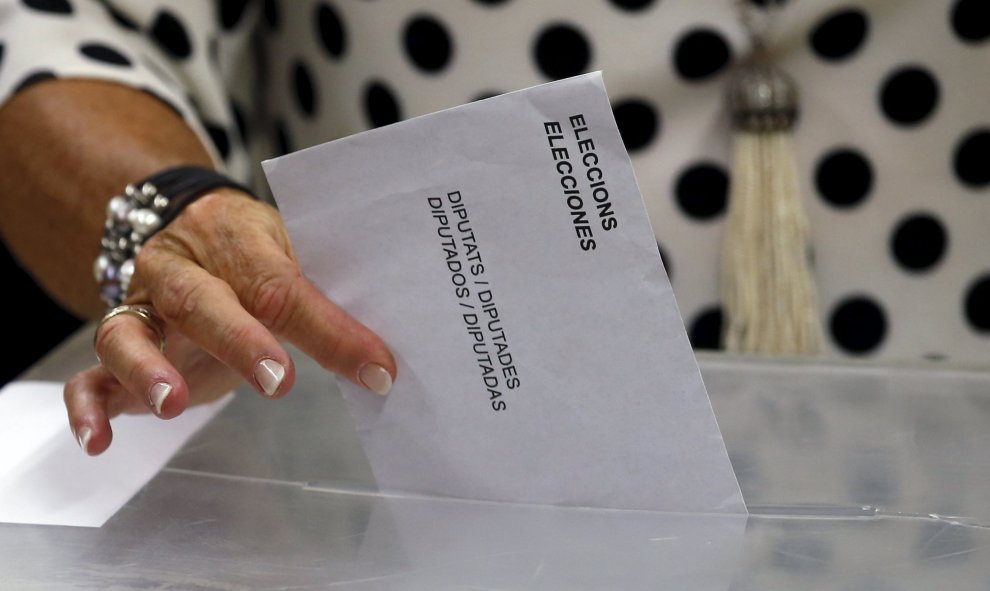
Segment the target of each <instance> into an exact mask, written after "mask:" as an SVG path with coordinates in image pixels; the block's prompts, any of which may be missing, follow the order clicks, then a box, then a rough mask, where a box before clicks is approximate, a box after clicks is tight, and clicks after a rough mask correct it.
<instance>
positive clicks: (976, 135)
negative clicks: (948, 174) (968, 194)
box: [953, 129, 990, 188]
mask: <svg viewBox="0 0 990 591" xmlns="http://www.w3.org/2000/svg"><path fill="white" fill-rule="evenodd" d="M953 165H954V168H955V172H956V178H958V179H959V181H960V182H961V183H963V184H964V185H967V186H969V187H973V188H978V187H986V186H988V185H990V129H977V130H976V131H972V132H970V133H969V134H967V135H966V137H964V138H963V139H962V140H961V141H960V142H959V145H958V146H956V153H955V156H954V158H953Z"/></svg>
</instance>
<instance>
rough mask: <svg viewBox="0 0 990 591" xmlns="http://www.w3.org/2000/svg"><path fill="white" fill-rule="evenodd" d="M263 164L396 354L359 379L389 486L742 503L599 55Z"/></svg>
mask: <svg viewBox="0 0 990 591" xmlns="http://www.w3.org/2000/svg"><path fill="white" fill-rule="evenodd" d="M264 169H265V172H266V174H267V176H268V180H269V183H270V185H271V188H272V190H273V192H274V194H275V197H276V200H277V202H278V204H279V207H280V209H281V212H282V215H283V217H284V218H285V222H286V226H287V228H288V231H289V234H290V237H291V239H292V241H293V245H294V248H295V251H296V254H297V256H298V258H299V261H300V264H301V265H302V268H303V270H304V272H305V273H306V274H307V275H308V277H309V278H310V279H312V280H313V281H314V282H315V283H316V284H317V285H318V286H319V287H320V288H321V289H322V290H323V291H324V292H325V293H326V294H327V296H328V297H330V298H331V299H332V300H334V301H336V302H337V303H338V304H340V305H341V306H343V307H344V309H346V310H348V311H349V312H350V313H351V314H352V315H354V316H355V317H356V318H358V319H359V320H360V321H362V322H364V323H365V324H366V325H368V326H369V327H370V328H372V329H373V330H375V331H376V332H377V333H378V334H380V335H381V336H382V337H383V338H384V339H385V341H386V342H387V343H388V344H389V345H390V347H391V348H392V350H393V352H394V353H395V356H396V358H397V360H398V378H397V380H396V382H395V386H394V388H393V390H392V393H391V394H390V395H389V396H388V397H387V398H382V397H379V396H377V395H375V394H370V393H368V392H367V391H364V390H362V389H360V388H358V387H356V386H353V385H351V384H349V383H342V387H343V390H344V395H345V397H346V399H347V401H348V404H349V405H350V409H351V412H352V414H353V416H354V420H355V422H356V425H357V428H358V432H359V433H360V435H361V438H362V442H363V445H364V449H365V452H366V453H367V455H368V458H369V460H370V462H371V466H372V469H373V470H374V473H375V476H376V479H377V481H378V485H379V487H380V488H381V489H383V490H385V491H394V492H409V493H417V494H428V495H439V496H451V497H460V498H471V499H483V500H493V501H508V502H519V503H540V504H556V505H570V506H587V507H609V508H621V509H647V510H662V511H686V512H687V511H690V512H725V513H743V512H745V506H744V504H743V499H742V495H741V493H740V490H739V486H738V484H737V482H736V478H735V475H734V474H733V472H732V467H731V465H730V464H729V459H728V456H727V454H726V451H725V446H724V443H723V441H722V437H721V435H720V433H719V430H718V426H717V425H716V422H715V417H714V415H713V413H712V409H711V404H710V403H709V401H708V396H707V393H706V391H705V387H704V384H703V383H702V380H701V376H700V374H699V372H698V366H697V363H696V361H695V358H694V355H693V354H692V351H691V348H690V345H689V343H688V340H687V336H686V334H685V331H684V325H683V322H682V320H681V317H680V315H679V313H678V311H677V306H676V304H675V302H674V296H673V293H672V291H671V287H670V282H669V281H668V279H667V276H666V274H665V272H664V270H663V266H662V264H661V262H660V257H659V256H658V252H657V247H656V241H655V238H654V235H653V231H652V229H651V227H650V223H649V220H648V219H647V215H646V211H645V208H644V206H643V202H642V198H641V197H640V194H639V189H638V187H637V185H636V179H635V177H634V175H633V170H632V166H631V164H630V161H629V157H628V155H627V154H626V151H625V148H624V147H623V144H622V140H621V138H620V136H619V133H618V130H617V128H616V126H615V121H614V119H613V117H612V111H611V108H610V107H609V103H608V98H607V96H606V94H605V88H604V85H603V83H602V79H601V75H600V73H594V74H588V75H584V76H579V77H576V78H571V79H568V80H563V81H560V82H554V83H550V84H544V85H541V86H537V87H534V88H530V89H527V90H523V91H519V92H514V93H510V94H506V95H502V96H498V97H495V98H491V99H487V100H484V101H480V102H475V103H471V104H468V105H464V106H461V107H457V108H454V109H449V110H446V111H442V112H439V113H435V114H431V115H426V116H423V117H418V118H415V119H411V120H409V121H405V122H402V123H397V124H395V125H391V126H388V127H385V128H380V129H375V130H371V131H368V132H365V133H361V134H358V135H354V136H351V137H347V138H344V139H340V140H337V141H333V142H330V143H327V144H323V145H320V146H316V147H313V148H310V149H306V150H303V151H300V152H297V153H294V154H291V155H288V156H284V157H282V158H278V159H274V160H269V161H267V162H265V163H264Z"/></svg>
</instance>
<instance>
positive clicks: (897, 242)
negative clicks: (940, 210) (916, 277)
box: [890, 213, 948, 271]
mask: <svg viewBox="0 0 990 591" xmlns="http://www.w3.org/2000/svg"><path fill="white" fill-rule="evenodd" d="M947 240H948V238H947V236H946V233H945V227H944V226H943V225H942V223H941V222H940V221H938V218H936V217H935V216H933V215H931V214H927V213H916V214H911V215H909V216H907V217H905V218H904V219H903V220H901V221H900V223H898V224H897V227H896V228H894V232H893V234H892V235H891V237H890V251H891V253H892V254H893V255H894V260H896V261H897V263H898V264H899V265H900V266H901V267H903V268H904V269H906V270H908V271H927V270H928V269H931V268H932V267H933V266H935V265H936V264H937V263H938V262H939V260H941V258H942V255H943V254H945V247H946V242H947Z"/></svg>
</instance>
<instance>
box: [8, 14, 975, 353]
mask: <svg viewBox="0 0 990 591" xmlns="http://www.w3.org/2000/svg"><path fill="white" fill-rule="evenodd" d="M7 4H10V5H11V7H12V8H13V10H7V11H4V12H3V13H0V14H3V15H4V16H3V17H2V18H3V22H2V23H0V26H2V32H0V93H2V96H3V97H4V98H6V97H9V96H10V95H11V93H13V92H15V91H17V90H18V89H20V88H23V87H24V86H25V85H29V84H32V83H39V82H40V81H44V80H46V79H49V78H51V77H70V76H71V77H81V76H85V77H98V78H104V79H109V80H116V81H119V82H122V83H126V84H131V85H133V86H135V87H139V88H143V89H146V90H147V91H148V92H151V93H152V94H154V95H155V96H158V97H161V98H162V99H163V100H166V101H168V102H169V104H171V105H173V108H175V109H176V110H177V111H178V112H179V113H181V114H182V115H183V116H184V117H186V118H187V121H189V122H190V123H191V124H192V125H193V126H194V127H195V128H196V129H197V131H199V133H200V134H201V135H202V137H203V138H204V141H206V142H208V143H209V145H211V146H212V147H213V149H214V152H215V155H216V158H217V160H218V161H220V162H224V163H225V164H226V165H227V166H228V167H229V168H230V170H231V171H232V172H233V173H234V174H236V175H237V176H239V177H241V178H245V177H247V176H248V175H249V174H250V171H249V169H248V165H247V163H248V162H249V161H251V160H253V161H255V162H256V161H257V160H260V158H262V157H263V156H265V155H270V154H272V153H284V152H286V151H290V150H294V149H299V148H303V147H306V146H309V145H313V144H317V143H321V142H324V141H328V140H330V139H333V138H336V137H341V136H344V135H349V134H352V133H356V132H359V131H362V130H364V129H369V128H372V127H380V126H383V125H388V124H390V123H394V122H396V121H400V120H402V119H405V118H409V117H414V116H417V115H421V114H425V113H429V112H432V111H435V110H438V109H442V108H447V107H451V106H454V105H458V104H462V103H465V102H469V101H472V100H478V99H482V98H485V97H488V96H492V95H494V94H498V93H500V92H506V91H510V90H515V89H519V88H523V87H526V86H530V85H533V84H538V83H542V82H546V81H549V80H554V79H559V78H563V77H567V76H572V75H575V74H580V73H582V72H586V71H590V70H597V69H601V70H604V74H605V81H606V85H607V86H608V89H609V93H610V96H611V99H612V105H613V112H614V115H615V119H616V123H617V124H618V127H619V129H620V132H621V134H622V138H623V140H624V141H625V143H626V145H627V148H628V150H629V153H630V155H631V157H632V159H633V163H634V166H635V168H636V171H637V176H638V179H639V182H640V186H641V189H642V191H643V194H644V198H645V200H646V204H647V209H648V211H649V213H650V215H651V219H652V220H653V224H654V229H655V231H656V235H657V245H658V249H660V251H661V252H662V256H663V260H664V262H665V265H666V266H667V268H668V270H672V269H675V268H676V275H674V274H672V282H673V286H674V290H675V292H676V295H677V299H678V303H679V305H680V308H681V312H682V314H683V315H684V319H685V324H686V326H687V328H688V333H689V335H690V337H691V340H692V342H693V343H694V344H695V346H696V347H698V348H717V347H718V335H719V332H720V327H721V325H722V310H721V307H720V304H719V297H718V284H717V278H718V269H719V262H718V259H719V251H720V244H721V238H722V232H723V228H724V218H725V212H726V209H727V207H728V198H729V197H728V196H729V187H730V185H731V182H732V179H731V174H732V173H731V169H730V166H729V153H730V130H729V123H728V117H727V114H726V110H725V108H724V105H723V92H724V89H725V84H726V81H727V74H728V73H729V72H730V71H731V69H732V66H733V64H734V62H736V61H737V60H738V59H739V58H740V57H741V56H743V55H745V53H746V51H747V46H746V43H747V41H746V33H745V31H743V30H742V28H741V26H740V24H739V22H738V18H737V15H736V12H735V6H734V5H735V2H733V1H731V0H724V1H722V0H719V1H712V2H696V1H694V0H652V1H651V0H589V1H587V2H581V3H580V6H579V7H578V6H576V5H575V3H574V2H573V1H572V0H541V1H540V2H522V1H519V0H463V1H458V2H448V1H442V0H408V1H404V2H402V3H388V2H350V1H348V2H344V1H332V0H291V1H279V0H256V1H249V0H241V1H235V0H222V1H217V2H185V1H182V0H174V1H171V2H153V1H146V0H140V1H139V0H131V1H122V0H116V1H112V0H107V1H106V2H101V3H95V2H83V1H81V0H21V1H18V2H12V1H8V2H7ZM764 4H766V2H756V1H754V2H751V5H752V6H753V7H754V8H753V9H754V10H761V8H760V6H762V5H764ZM987 14H988V13H987V9H986V3H985V2H984V1H982V0H906V1H904V2H897V3H890V2H888V1H887V0H814V1H810V0H790V1H788V2H786V3H784V9H783V10H782V12H781V13H780V14H779V17H778V18H777V21H776V23H775V30H776V31H777V33H776V37H777V40H778V42H777V45H776V46H777V47H778V48H779V49H778V50H777V54H778V59H779V62H780V64H781V66H782V67H783V68H784V69H786V70H787V71H788V72H790V73H791V75H792V76H793V77H794V78H795V80H796V81H797V83H798V85H799V87H800V88H801V91H802V112H801V120H800V122H799V126H798V128H797V129H796V131H795V141H796V152H797V154H796V155H797V157H798V161H799V168H800V170H799V174H800V179H801V188H802V191H803V195H804V199H805V203H806V207H807V209H808V212H809V216H810V217H811V221H812V234H813V242H814V253H813V255H814V261H815V273H816V278H817V283H818V285H819V292H820V293H819V298H820V307H821V315H822V323H823V326H824V328H825V331H826V334H827V335H828V339H827V340H828V342H827V352H828V353H830V354H832V355H838V356H852V357H857V358H866V359H887V360H915V361H920V360H923V359H948V360H949V361H956V362H960V363H977V364H984V365H986V364H990V248H988V247H987V245H988V244H990V243H988V241H987V234H988V229H990V110H988V109H987V106H986V104H987V102H986V101H987V97H988V96H990V70H988V65H987V64H990V17H988V16H987ZM255 35H257V36H258V37H257V40H258V42H259V43H258V44H257V45H255V46H254V47H255V49H249V47H250V43H251V42H252V40H253V39H255V37H254V36H255ZM42 40H44V42H43V43H42ZM905 40H924V41H923V42H910V43H908V42H905ZM259 48H260V51H261V52H262V53H263V59H264V65H265V67H264V68H261V69H259V68H257V67H255V66H256V65H257V54H256V53H255V50H257V49H259ZM261 71H264V72H265V73H266V76H267V77H266V78H265V79H259V78H257V77H256V76H257V75H258V73H259V72H261ZM262 106H265V108H266V109H267V110H266V111H265V112H261V111H260V110H259V109H261V108H262ZM246 140H247V141H248V143H247V144H245V141H246ZM249 153H250V154H251V158H250V160H249V158H248V154H249Z"/></svg>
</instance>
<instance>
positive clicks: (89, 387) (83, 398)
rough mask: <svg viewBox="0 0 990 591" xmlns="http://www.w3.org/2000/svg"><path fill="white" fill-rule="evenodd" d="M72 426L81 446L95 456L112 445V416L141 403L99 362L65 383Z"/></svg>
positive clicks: (67, 407) (65, 395)
mask: <svg viewBox="0 0 990 591" xmlns="http://www.w3.org/2000/svg"><path fill="white" fill-rule="evenodd" d="M64 398H65V408H66V411H67V412H68V415H69V426H70V428H71V429H72V434H73V435H74V436H75V438H76V441H77V442H78V443H79V447H80V448H82V450H83V451H84V452H86V453H87V454H89V455H91V456H95V455H99V454H101V453H103V452H104V451H106V449H107V448H108V447H110V441H111V439H113V433H112V431H111V430H110V418H111V417H113V416H116V415H118V414H120V413H121V412H125V411H128V410H131V409H132V408H133V407H134V406H135V405H136V404H138V403H137V402H136V401H135V400H134V398H133V397H132V396H131V395H130V394H129V393H128V392H126V391H125V390H124V388H123V387H121V386H120V384H119V383H118V382H117V380H116V379H115V378H114V377H113V375H112V374H110V372H109V371H108V370H107V369H106V368H104V367H102V366H99V365H97V366H95V367H91V368H90V369H87V370H86V371H83V372H81V373H79V374H77V375H76V376H75V377H74V378H73V379H72V380H70V381H69V382H68V383H67V384H66V385H65V390H64Z"/></svg>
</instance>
